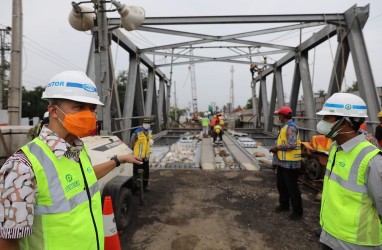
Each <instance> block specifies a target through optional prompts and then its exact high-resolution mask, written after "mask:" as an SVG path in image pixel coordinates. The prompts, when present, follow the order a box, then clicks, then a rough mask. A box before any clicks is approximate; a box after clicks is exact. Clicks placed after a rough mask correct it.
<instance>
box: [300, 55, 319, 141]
mask: <svg viewBox="0 0 382 250" xmlns="http://www.w3.org/2000/svg"><path fill="white" fill-rule="evenodd" d="M299 70H300V76H301V82H302V90H303V93H304V107H305V111H306V114H305V117H307V118H308V121H307V122H308V128H309V129H311V131H310V132H309V138H311V137H312V136H313V134H314V131H315V130H316V121H315V119H312V118H316V110H315V105H314V97H313V91H312V90H313V88H312V80H311V79H310V72H309V63H308V53H303V54H301V57H300V63H299Z"/></svg>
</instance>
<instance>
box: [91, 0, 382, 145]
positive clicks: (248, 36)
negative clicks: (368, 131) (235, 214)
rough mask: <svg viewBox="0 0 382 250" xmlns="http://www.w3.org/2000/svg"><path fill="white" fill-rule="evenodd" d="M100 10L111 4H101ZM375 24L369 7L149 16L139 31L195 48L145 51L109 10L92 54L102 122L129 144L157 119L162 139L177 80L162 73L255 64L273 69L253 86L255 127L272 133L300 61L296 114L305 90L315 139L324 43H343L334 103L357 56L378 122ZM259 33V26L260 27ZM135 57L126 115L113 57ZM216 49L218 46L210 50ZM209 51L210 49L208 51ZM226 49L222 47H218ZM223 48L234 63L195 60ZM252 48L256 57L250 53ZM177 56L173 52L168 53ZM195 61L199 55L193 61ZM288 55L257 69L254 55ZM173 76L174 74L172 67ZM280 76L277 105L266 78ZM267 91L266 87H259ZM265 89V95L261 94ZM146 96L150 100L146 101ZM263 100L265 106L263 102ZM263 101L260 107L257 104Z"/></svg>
mask: <svg viewBox="0 0 382 250" xmlns="http://www.w3.org/2000/svg"><path fill="white" fill-rule="evenodd" d="M97 1H98V2H99V5H98V6H100V8H105V3H104V2H101V1H100V0H97ZM368 17H369V5H367V6H365V7H358V6H356V5H354V6H352V7H351V8H349V9H348V10H347V11H345V12H344V13H320V14H296V15H245V16H184V17H146V19H145V21H144V22H143V24H142V26H141V27H139V29H138V30H140V31H145V32H154V33H159V34H167V35H175V36H181V37H184V38H187V39H188V41H185V42H180V43H171V39H168V43H167V44H164V45H160V46H153V47H145V48H139V47H138V46H136V45H135V44H134V43H133V42H132V41H131V40H129V38H128V37H127V36H126V35H125V34H124V33H123V32H122V31H121V30H120V28H121V21H120V19H119V18H107V17H106V11H98V12H97V13H96V19H97V20H96V23H97V25H96V26H95V27H94V28H93V30H92V35H93V39H92V45H91V49H90V53H89V59H88V66H87V74H88V75H89V76H91V77H93V78H94V80H95V82H96V84H97V88H98V91H99V94H100V98H101V101H102V102H104V103H105V106H104V107H101V112H98V117H97V118H98V120H100V121H102V124H103V130H106V131H111V132H112V133H114V134H119V135H121V136H122V138H123V140H125V141H126V140H127V139H128V138H129V136H130V129H131V128H132V127H134V126H137V125H139V121H140V120H139V119H136V118H143V117H144V116H152V117H154V123H155V125H154V132H156V133H158V132H161V131H162V130H163V129H165V128H166V126H167V124H168V121H169V119H168V114H169V108H170V107H169V101H170V97H171V95H170V92H171V91H170V90H171V79H170V78H171V77H170V78H168V77H167V76H166V75H165V74H164V73H163V72H162V71H161V68H162V67H175V66H177V65H184V64H189V63H190V58H191V59H193V63H194V64H197V63H204V62H228V63H232V64H247V65H248V66H249V65H250V63H255V64H256V65H258V66H266V67H264V70H263V71H262V72H260V73H259V74H258V75H257V76H256V77H255V78H253V80H252V82H250V83H249V84H248V86H250V87H251V88H252V100H253V115H254V116H255V119H253V122H254V124H255V127H262V128H263V129H264V131H266V132H271V131H272V130H273V128H274V126H275V125H274V124H273V117H272V115H273V112H274V110H275V108H276V103H277V105H278V106H281V105H284V103H285V101H284V88H283V78H282V69H283V67H284V66H285V65H287V64H288V63H291V62H294V76H293V82H292V88H291V92H290V103H289V105H290V106H291V108H292V110H296V106H297V103H298V96H299V91H300V86H301V85H302V90H303V96H304V104H305V110H306V114H307V115H306V117H305V119H306V123H305V124H306V128H305V129H306V131H307V133H308V135H309V136H310V135H313V134H314V133H315V126H316V120H315V119H316V115H315V107H314V98H313V91H312V81H311V77H310V72H309V65H308V52H309V51H310V50H312V49H314V48H315V47H316V46H318V45H319V44H321V43H323V42H325V41H327V40H328V39H330V38H331V37H333V36H337V51H336V54H335V58H334V62H333V69H332V72H331V78H330V83H329V87H328V89H327V91H326V92H327V93H328V96H330V95H332V94H333V93H335V92H338V91H340V90H341V86H342V83H343V79H344V74H345V69H346V66H347V62H348V58H349V55H350V53H351V55H352V58H353V63H354V69H355V73H356V77H357V83H358V88H359V92H360V96H361V97H362V98H363V99H364V100H365V101H366V103H367V106H368V111H369V117H370V120H371V121H372V122H373V121H377V117H376V114H377V113H378V111H379V109H380V104H379V98H378V96H377V93H376V88H375V83H374V79H373V74H372V71H371V66H370V62H369V58H368V54H367V51H366V45H365V40H364V37H363V34H362V29H363V27H364V26H365V24H366V21H367V19H368ZM259 23H271V24H276V25H278V24H280V26H279V27H273V28H268V29H257V30H252V31H249V32H244V33H234V34H230V35H221V36H217V35H210V34H199V33H193V32H187V31H182V30H175V29H171V30H170V29H164V28H160V27H161V26H172V27H173V26H175V27H176V28H179V27H186V26H187V25H221V24H246V25H248V27H250V26H251V24H259ZM253 26H254V25H253ZM315 26H317V27H319V28H320V30H319V31H318V32H316V33H313V34H312V35H311V36H310V37H309V38H308V39H306V40H304V41H301V43H298V44H296V45H295V46H286V45H281V44H273V43H264V42H258V41H256V38H257V36H260V35H264V34H271V33H276V32H282V31H289V30H296V29H303V28H309V27H315ZM112 42H114V43H116V44H117V45H118V46H120V48H122V49H124V50H125V51H127V52H128V54H129V57H128V58H126V65H128V81H127V85H126V92H125V101H124V109H123V113H122V112H121V110H120V107H119V100H118V93H117V87H116V81H115V75H114V65H113V61H114V60H113V58H112V53H111V47H110V46H111V43H112ZM209 43H213V45H212V46H208V44H209ZM205 44H207V45H205ZM216 44H218V45H216ZM259 47H261V48H266V49H267V50H266V51H262V52H253V50H255V49H256V48H259ZM216 48H218V49H221V50H226V51H229V52H231V53H232V55H229V56H221V57H215V56H214V57H209V56H198V55H197V54H194V55H192V54H193V53H190V51H194V52H195V51H197V50H198V49H209V50H213V49H216ZM246 49H247V50H248V51H246ZM168 51H171V52H168ZM190 54H191V55H190ZM272 54H281V55H282V56H281V59H279V60H278V61H276V62H274V63H264V62H260V61H259V62H251V59H250V58H252V57H254V56H267V55H272ZM150 55H161V56H168V57H171V63H163V64H160V63H154V62H153V61H152V60H150V59H149V56H150ZM142 65H144V66H145V67H147V69H148V82H147V90H146V91H144V89H143V84H142V79H141V76H140V69H141V67H142ZM171 72H172V68H171ZM268 77H273V83H272V84H273V86H272V93H271V99H270V100H268V98H267V88H266V79H267V78H268ZM156 79H159V85H158V86H159V89H158V90H157V89H156V83H155V82H156V81H157V80H156ZM257 84H259V88H256V85H257ZM256 89H259V91H258V92H259V93H256V92H257V91H256ZM144 95H145V96H144ZM257 97H258V99H257ZM257 100H258V102H257Z"/></svg>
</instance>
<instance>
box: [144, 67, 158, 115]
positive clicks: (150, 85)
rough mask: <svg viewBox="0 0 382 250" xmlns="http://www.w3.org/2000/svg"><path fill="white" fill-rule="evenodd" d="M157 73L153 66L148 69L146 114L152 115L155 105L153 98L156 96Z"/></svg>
mask: <svg viewBox="0 0 382 250" xmlns="http://www.w3.org/2000/svg"><path fill="white" fill-rule="evenodd" d="M154 85H155V74H154V70H153V69H152V68H149V70H148V76H147V89H146V101H145V116H152V115H153V113H152V111H153V110H152V106H153V99H154V98H156V97H154V95H156V93H155V92H154V88H155V86H154Z"/></svg>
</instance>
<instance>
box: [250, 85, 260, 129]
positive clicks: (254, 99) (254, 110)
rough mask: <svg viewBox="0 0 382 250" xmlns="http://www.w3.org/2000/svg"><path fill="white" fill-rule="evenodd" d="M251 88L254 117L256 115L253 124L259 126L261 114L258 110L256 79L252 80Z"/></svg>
mask: <svg viewBox="0 0 382 250" xmlns="http://www.w3.org/2000/svg"><path fill="white" fill-rule="evenodd" d="M251 89H252V114H253V117H255V118H254V119H253V125H254V127H257V124H258V119H259V114H258V110H257V100H256V99H257V97H256V82H255V81H252V82H251Z"/></svg>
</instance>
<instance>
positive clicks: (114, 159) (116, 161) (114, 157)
mask: <svg viewBox="0 0 382 250" xmlns="http://www.w3.org/2000/svg"><path fill="white" fill-rule="evenodd" d="M110 160H113V161H115V163H116V166H115V167H119V166H120V165H121V162H120V161H119V160H118V156H117V155H114V156H113V157H111V159H110Z"/></svg>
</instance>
